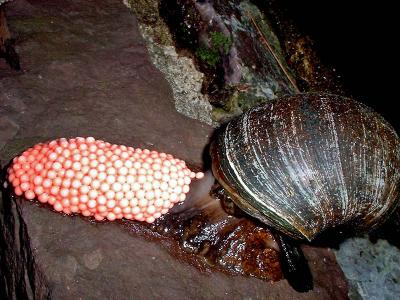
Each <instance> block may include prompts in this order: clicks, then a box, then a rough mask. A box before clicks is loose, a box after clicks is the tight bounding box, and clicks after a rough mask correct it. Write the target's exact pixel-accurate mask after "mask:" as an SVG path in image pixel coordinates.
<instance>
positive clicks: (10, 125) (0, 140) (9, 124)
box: [0, 114, 19, 149]
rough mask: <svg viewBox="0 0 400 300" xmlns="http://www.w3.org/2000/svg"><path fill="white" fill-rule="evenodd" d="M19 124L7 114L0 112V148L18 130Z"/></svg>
mask: <svg viewBox="0 0 400 300" xmlns="http://www.w3.org/2000/svg"><path fill="white" fill-rule="evenodd" d="M18 129H19V126H18V125H17V124H16V123H15V122H14V121H12V120H11V119H10V118H8V117H7V116H2V115H1V114H0V149H1V148H3V146H4V145H5V144H6V143H7V141H8V140H10V139H12V138H13V137H14V136H15V135H16V134H17V132H18Z"/></svg>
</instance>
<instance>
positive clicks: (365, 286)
mask: <svg viewBox="0 0 400 300" xmlns="http://www.w3.org/2000/svg"><path fill="white" fill-rule="evenodd" d="M335 253H336V257H337V260H338V262H339V264H340V266H341V267H342V268H343V271H344V272H345V274H346V277H347V279H348V280H349V289H350V290H349V296H350V298H351V299H371V300H381V299H387V300H389V299H393V300H394V299H398V298H399V295H400V250H399V249H398V248H396V247H395V246H392V245H390V244H389V243H388V242H387V241H385V240H378V241H377V243H375V244H372V243H371V242H370V241H369V240H368V238H353V239H348V240H347V241H345V242H344V243H343V244H341V246H340V249H339V250H338V251H336V252H335Z"/></svg>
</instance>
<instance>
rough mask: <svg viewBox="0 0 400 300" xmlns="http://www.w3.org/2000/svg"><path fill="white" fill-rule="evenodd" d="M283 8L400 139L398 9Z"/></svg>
mask: <svg viewBox="0 0 400 300" xmlns="http://www.w3.org/2000/svg"><path fill="white" fill-rule="evenodd" d="M280 2H281V4H282V5H284V7H285V8H286V9H287V12H288V13H289V15H290V17H291V18H292V19H293V20H294V22H295V24H296V25H297V26H298V27H299V28H300V30H301V31H302V32H303V33H306V34H308V35H310V36H311V38H312V39H313V40H314V41H315V46H316V50H317V51H318V54H319V55H320V56H321V59H322V62H323V63H326V64H327V65H330V66H332V67H335V68H336V69H337V72H338V74H340V75H341V76H342V78H343V84H344V86H345V88H347V89H348V90H349V91H350V93H351V94H352V95H353V97H354V98H355V99H357V100H359V101H361V102H364V103H365V104H367V105H369V106H370V107H372V108H374V109H375V110H376V111H378V112H379V113H380V114H382V115H383V116H384V117H385V118H386V119H387V120H388V121H389V122H390V123H391V124H392V125H393V126H394V127H395V128H396V131H397V133H398V134H400V109H398V108H397V106H398V102H399V101H400V99H399V97H398V93H397V87H398V86H400V85H399V83H398V81H399V80H400V78H399V74H398V68H397V65H398V60H399V57H400V52H398V51H396V49H395V48H397V46H396V45H397V44H398V43H399V39H400V34H399V28H400V26H399V21H398V20H400V16H399V15H398V10H397V9H395V7H394V4H392V3H390V2H388V3H386V2H385V1H351V0H348V1H342V0H337V1H327V0H322V1H314V0H309V1H306V0H303V1H289V0H280ZM393 3H395V1H393ZM395 14H397V16H395Z"/></svg>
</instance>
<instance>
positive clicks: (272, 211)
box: [210, 93, 400, 241]
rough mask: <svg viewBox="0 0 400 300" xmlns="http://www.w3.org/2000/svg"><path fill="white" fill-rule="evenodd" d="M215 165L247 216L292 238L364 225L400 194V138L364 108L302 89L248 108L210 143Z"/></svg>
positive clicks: (391, 205)
mask: <svg viewBox="0 0 400 300" xmlns="http://www.w3.org/2000/svg"><path fill="white" fill-rule="evenodd" d="M210 148H211V150H210V154H211V157H212V169H213V173H214V175H215V177H216V178H217V180H218V182H219V183H220V184H221V185H222V186H223V187H224V189H225V190H226V191H227V192H228V194H229V195H230V196H231V197H232V199H233V201H234V202H235V203H236V204H237V205H238V206H239V207H240V208H241V209H242V210H243V211H245V212H247V213H248V214H249V215H251V216H253V217H255V218H257V219H259V220H261V221H262V222H263V223H266V224H268V225H270V226H272V227H274V228H276V229H277V230H279V231H281V232H283V233H285V234H287V235H289V236H291V237H293V238H296V239H307V240H310V241H311V240H313V239H314V238H315V237H317V236H318V235H319V234H321V233H322V232H324V231H326V230H328V229H331V228H335V227H340V226H344V225H347V226H348V227H351V228H352V229H354V230H360V231H361V230H369V229H371V228H373V227H374V226H376V225H377V224H380V223H382V222H383V221H384V220H385V219H386V218H387V217H388V216H389V215H390V213H391V212H392V211H394V209H395V208H396V206H397V204H398V201H399V198H400V195H399V193H400V139H399V137H398V136H397V134H396V132H395V130H394V129H393V128H392V127H391V125H390V124H389V123H387V122H386V121H385V120H384V119H383V118H382V117H381V116H380V115H379V114H377V113H375V112H374V111H372V110H371V109H370V108H368V107H366V106H365V105H363V104H361V103H359V102H356V101H354V100H351V99H349V98H345V97H340V96H336V95H330V94H316V93H315V94H299V95H296V96H292V97H286V98H281V99H278V100H276V101H272V102H268V103H266V104H261V105H259V106H256V107H253V108H252V109H250V110H249V111H247V112H245V113H244V114H242V115H241V116H240V117H239V118H237V119H235V120H233V121H231V122H229V123H228V124H227V126H226V128H225V129H224V130H222V132H221V133H220V134H219V135H218V136H217V138H216V139H215V140H214V141H213V142H212V145H211V147H210Z"/></svg>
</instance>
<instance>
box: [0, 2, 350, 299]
mask: <svg viewBox="0 0 400 300" xmlns="http://www.w3.org/2000/svg"><path fill="white" fill-rule="evenodd" d="M8 15H9V24H10V28H11V30H12V31H13V33H14V35H15V37H16V38H17V51H18V52H19V54H20V57H21V66H22V68H23V71H21V72H14V71H10V70H9V69H8V67H7V66H6V65H3V64H1V65H0V87H1V89H0V118H3V120H8V121H9V120H12V124H14V125H15V126H12V127H11V128H14V129H13V130H11V131H10V133H7V135H4V137H3V136H1V138H2V140H0V143H4V144H5V146H4V147H3V149H2V150H1V153H0V159H1V163H2V165H4V164H6V163H7V162H8V161H9V160H10V159H11V158H12V157H13V156H15V155H17V154H18V153H19V152H20V151H21V150H23V149H25V148H27V147H29V146H31V145H33V144H34V143H36V142H39V141H45V140H49V139H52V138H54V137H62V136H63V137H70V136H80V135H81V136H87V135H91V136H95V137H96V138H101V139H105V140H108V141H110V142H113V143H121V144H125V145H132V146H136V147H142V148H150V149H156V150H158V151H165V152H169V153H171V154H174V155H175V156H177V157H179V158H182V159H185V160H186V161H188V162H191V163H194V164H198V165H199V164H201V161H202V160H201V158H202V151H203V149H204V146H205V145H206V144H207V142H208V139H209V136H210V135H211V133H212V128H211V127H209V126H207V125H205V124H202V123H200V122H197V121H195V120H192V119H189V118H186V117H184V116H182V115H181V114H179V113H177V112H176V110H175V108H174V103H173V99H172V94H171V90H170V87H169V86H168V83H167V81H166V80H165V79H164V77H163V76H162V74H161V73H160V72H159V71H158V70H157V69H156V68H155V67H154V66H153V65H152V64H151V62H150V60H149V57H148V54H147V52H146V49H145V46H144V43H143V40H142V38H141V37H140V35H139V32H138V30H137V23H136V21H135V17H134V16H133V15H132V14H131V13H130V12H129V10H128V9H127V8H126V7H124V5H123V4H122V2H121V1H118V0H98V1H84V0H80V1H79V0H77V1H72V0H70V1H61V0H56V1H54V0H53V1H30V2H29V3H28V2H25V1H24V0H16V1H13V2H12V3H10V7H9V11H8ZM8 121H7V122H8ZM7 128H9V127H8V126H7ZM15 128H19V130H18V131H16V130H15ZM0 210H1V214H0V228H1V230H0V249H1V251H0V298H6V299H17V298H18V299H22V298H30V299H34V298H36V299H43V298H54V299H75V298H81V299H98V298H102V299H104V298H107V299H108V298H109V299H123V298H132V297H136V298H139V299H140V298H163V299H165V298H167V299H169V298H175V299H192V298H196V299H206V298H234V299H236V298H255V299H264V298H265V297H270V298H271V299H343V298H346V297H347V284H346V281H345V279H344V276H343V273H342V271H341V270H340V268H339V267H338V265H337V263H336V261H335V258H334V254H333V252H331V251H330V250H329V249H326V248H314V247H309V246H307V247H304V250H305V255H306V257H307V258H308V260H309V262H310V265H311V269H312V272H313V275H314V280H315V282H314V290H313V291H311V292H309V293H306V294H298V293H296V292H295V291H294V290H293V289H292V288H291V287H290V286H289V285H288V283H287V282H286V281H285V280H282V281H279V282H275V283H267V282H265V281H262V280H259V279H255V278H251V277H241V276H235V277H232V276H228V275H226V274H224V273H220V272H213V273H210V272H202V271H200V270H199V269H198V268H196V267H194V266H192V265H190V264H188V263H186V262H185V261H180V260H178V259H176V258H175V257H173V256H171V255H170V253H169V252H168V251H167V249H165V248H163V247H162V246H161V245H160V244H159V243H156V242H154V241H151V240H147V239H145V238H144V237H143V236H142V235H137V234H132V233H131V232H128V231H127V230H125V229H124V228H123V227H122V226H120V224H118V223H101V224H99V223H96V224H94V223H90V222H88V221H87V220H85V219H82V218H80V217H67V216H63V215H61V214H58V213H55V212H52V211H49V210H48V209H46V208H42V207H39V206H38V205H37V204H35V203H32V202H28V201H20V200H16V201H10V199H3V200H0Z"/></svg>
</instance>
